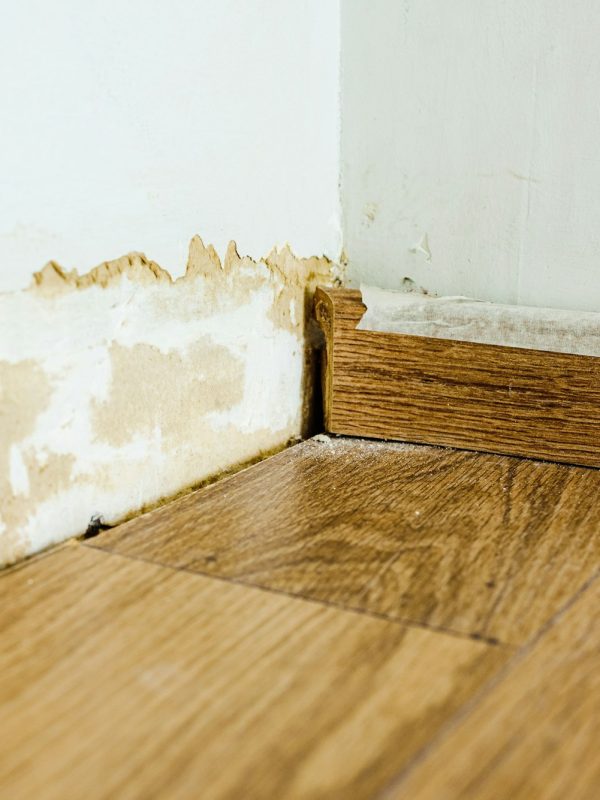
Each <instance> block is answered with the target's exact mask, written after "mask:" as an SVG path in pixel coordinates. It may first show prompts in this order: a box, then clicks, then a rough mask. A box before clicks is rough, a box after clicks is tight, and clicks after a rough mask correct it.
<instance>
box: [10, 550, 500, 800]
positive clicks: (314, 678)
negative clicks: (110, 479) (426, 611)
mask: <svg viewBox="0 0 600 800" xmlns="http://www.w3.org/2000/svg"><path fill="white" fill-rule="evenodd" d="M0 633H1V635H0V670H1V674H2V681H1V682H0V719H1V720H2V723H1V725H2V747H1V748H0V796H2V797H6V798H10V799H11V800H22V799H23V800H25V798H27V800H29V798H43V800H53V798H60V800H64V798H79V797H86V798H88V799H89V800H95V798H110V800H114V798H119V800H127V799H128V798H136V800H139V798H144V800H147V799H149V798H169V799H170V798H177V799H178V800H185V798H193V799H194V800H196V798H199V797H201V798H203V799H204V798H208V799H209V800H210V798H221V797H225V798H241V797H243V798H248V800H252V799H253V798H276V797H286V798H300V797H301V798H322V797H328V798H337V797H339V798H344V799H346V798H348V797H352V798H362V797H371V796H373V795H374V794H375V793H376V792H377V791H378V790H379V789H381V788H382V787H383V786H384V785H386V783H387V782H389V780H390V779H391V778H392V776H393V775H394V774H395V773H396V772H397V771H398V770H399V769H401V768H402V766H403V765H405V764H406V763H408V761H409V760H410V758H411V757H412V755H413V754H414V753H415V752H416V751H417V750H418V749H419V748H420V747H422V746H423V745H424V743H425V742H426V741H427V740H428V739H429V738H430V737H431V736H432V735H433V733H434V732H435V731H436V730H438V729H439V728H440V726H442V725H443V724H444V722H445V721H446V720H447V719H448V718H449V717H450V716H451V715H452V714H453V713H454V712H455V711H456V709H457V708H459V707H460V705H461V704H462V703H463V702H464V701H465V699H466V698H468V697H469V696H470V695H471V694H472V693H473V692H474V691H476V690H477V689H478V687H480V686H481V684H482V682H483V681H485V680H486V679H487V678H488V677H489V675H490V673H491V672H494V671H495V670H497V669H498V667H499V666H500V664H501V663H502V661H503V660H504V659H505V658H506V657H507V654H508V651H507V650H506V649H504V648H499V647H490V646H488V645H485V644H483V643H479V642H473V641H470V640H467V639H462V638H458V637H452V636H447V635H443V634H438V633H432V632H430V631H425V630H421V629H414V628H405V627H403V626H401V625H398V624H395V623H389V622H386V621H385V620H381V619H376V618H372V617H369V616H366V615H361V614H352V613H348V612H344V611H339V610H337V609H334V608H328V607H325V606H323V605H320V604H316V603H309V602H305V601H301V600H296V599H290V598H288V597H285V596H283V595H277V594H274V593H271V592H264V591H260V590H258V589H253V588H249V587H245V586H239V585H234V584H231V583H228V582H224V581H219V580H215V579H209V578H204V577H202V576H197V575H191V574H189V573H185V572H178V571H175V570H170V569H166V568H164V567H161V566H157V565H153V564H148V563H143V562H140V561H136V560H133V559H127V558H121V557H119V556H116V555H110V554H107V553H103V552H100V551H98V550H94V549H92V548H89V547H86V546H84V545H82V544H75V545H72V546H69V547H66V548H63V549H62V550H60V551H58V552H56V553H53V554H51V555H50V556H47V557H45V558H43V559H40V560H38V561H35V562H32V563H30V564H27V565H25V566H24V567H22V568H21V569H19V570H15V571H14V572H7V573H4V574H3V575H2V576H0Z"/></svg>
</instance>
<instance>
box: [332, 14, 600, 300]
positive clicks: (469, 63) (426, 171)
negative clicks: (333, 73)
mask: <svg viewBox="0 0 600 800" xmlns="http://www.w3.org/2000/svg"><path fill="white" fill-rule="evenodd" d="M341 14H342V26H341V49H342V58H341V61H342V67H341V72H342V202H343V218H344V223H343V228H344V246H345V249H346V250H347V253H348V257H349V277H350V278H351V279H352V280H353V282H354V284H355V285H357V286H358V284H359V283H361V282H364V283H367V284H370V285H373V286H382V287H384V288H386V289H395V288H398V287H399V285H400V283H401V281H402V279H403V278H404V277H405V276H407V277H410V278H412V279H413V280H414V281H415V282H416V283H417V284H418V285H420V286H423V287H425V288H426V289H428V290H430V291H433V292H435V293H437V294H441V295H466V296H469V297H475V298H478V299H481V300H492V301H494V302H500V303H512V304H515V303H518V304H525V305H531V306H549V307H552V308H566V309H577V310H587V311H600V270H599V269H598V263H599V260H600V226H599V225H598V221H599V219H600V193H599V191H598V188H599V187H600V151H599V148H598V141H599V138H600V117H599V116H598V85H599V84H600V48H599V47H598V31H599V30H600V4H599V3H597V2H594V0H576V1H575V2H570V1H569V0H551V2H547V1H546V0H503V1H502V2H500V1H499V0H454V1H453V2H446V1H445V0H373V1H372V2H369V3H367V2H364V0H343V2H342V4H341Z"/></svg>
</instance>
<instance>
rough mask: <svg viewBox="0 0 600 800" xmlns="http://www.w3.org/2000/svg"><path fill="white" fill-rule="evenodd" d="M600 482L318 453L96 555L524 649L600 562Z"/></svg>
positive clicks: (546, 466)
mask: <svg viewBox="0 0 600 800" xmlns="http://www.w3.org/2000/svg"><path fill="white" fill-rule="evenodd" d="M599 496H600V471H598V470H591V469H585V468H581V467H566V466H564V465H560V464H551V463H541V462H535V461H528V460H524V459H516V458H510V457H506V456H494V455H486V454H481V453H471V452H468V451H456V450H449V449H442V448H436V447H423V446H414V445H402V444H398V443H383V442H369V441H361V440H358V439H335V438H331V439H327V438H325V441H320V440H319V438H317V439H313V440H310V441H307V442H304V443H302V444H300V445H297V446H295V447H293V448H291V449H289V450H287V451H285V452H283V453H280V454H279V455H277V456H274V457H273V458H269V459H267V460H266V461H263V462H262V463H260V464H257V465H255V466H254V467H252V468H250V469H248V470H245V471H243V472H240V473H238V474H237V475H235V476H233V477H231V478H228V479H226V480H223V481H220V482H219V483H217V484H214V485H213V486H211V487H208V488H206V489H204V490H201V491H200V492H197V493H194V494H191V495H188V496H186V497H183V498H181V499H179V500H177V501H175V502H174V503H172V504H170V505H169V506H166V507H164V508H162V509H158V510H156V511H153V512H152V513H150V514H147V515H145V516H143V517H139V518H138V519H135V520H132V521H131V522H128V523H126V524H124V525H121V526H119V527H118V528H115V529H114V530H112V531H106V532H104V533H102V534H100V536H98V537H97V538H95V539H92V540H90V544H91V545H93V546H95V547H101V548H104V549H106V550H111V551H115V552H118V553H121V554H123V555H128V556H133V557H136V558H142V559H145V560H148V561H154V562H157V563H160V564H165V565H169V566H172V567H177V568H182V569H187V570H191V571H193V572H199V573H204V574H207V575H214V576H218V577H222V578H227V579H230V580H234V581H238V582H241V583H246V584H252V585H256V586H261V587H265V588H268V589H274V590H277V591H280V592H285V593H287V594H290V595H297V596H301V597H307V598H312V599H315V600H320V601H322V602H326V603H333V604H336V605H338V606H340V607H343V608H351V609H358V610H362V611H367V612H369V613H374V614H380V615H383V616H385V617H386V618H388V619H393V620H400V621H405V622H411V623H416V624H422V625H428V626H431V627H434V628H440V629H444V630H451V631H453V632H455V633H459V634H464V635H468V636H476V637H484V638H486V639H495V640H500V641H501V642H503V643H508V644H513V645H516V644H519V643H521V642H523V641H525V640H526V639H528V638H529V637H530V636H531V635H532V634H534V633H535V632H536V631H537V630H538V629H539V628H540V626H541V625H542V624H543V623H544V622H545V621H546V620H547V619H548V618H549V617H550V616H551V615H552V614H553V613H555V611H556V610H557V609H558V608H559V607H560V606H561V605H562V603H563V602H564V601H565V599H568V598H569V597H570V596H571V595H572V594H573V593H574V592H576V591H577V589H578V588H579V587H580V586H581V585H582V584H583V583H584V582H585V580H586V579H587V578H588V577H589V576H590V575H591V574H592V572H593V571H594V570H595V569H596V566H597V564H598V560H599V558H600V538H599V537H600V504H599V502H598V497H599Z"/></svg>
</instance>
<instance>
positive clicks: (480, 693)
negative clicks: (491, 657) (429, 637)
mask: <svg viewBox="0 0 600 800" xmlns="http://www.w3.org/2000/svg"><path fill="white" fill-rule="evenodd" d="M599 578H600V570H598V571H597V572H595V573H594V574H593V575H592V576H590V577H589V578H588V580H586V581H585V583H584V584H583V585H582V586H580V587H579V589H578V590H577V591H576V592H575V593H574V594H573V595H572V596H571V597H570V598H569V599H568V600H567V601H565V603H564V604H563V605H562V606H561V608H559V609H558V611H556V613H555V614H553V616H552V617H551V618H550V619H548V620H547V621H546V623H545V624H544V625H542V627H541V628H540V629H539V631H537V633H535V634H534V635H533V636H532V637H531V639H530V640H529V641H527V642H525V643H524V644H523V645H521V646H520V647H519V648H518V649H517V650H516V652H515V653H513V655H512V656H511V657H510V658H509V659H508V661H507V662H506V663H505V664H504V665H503V666H501V667H500V668H499V669H498V671H497V672H496V673H494V674H493V675H491V676H490V678H489V679H488V680H487V681H486V682H485V683H483V684H482V686H481V687H479V689H476V690H475V692H474V693H473V694H472V695H471V697H469V698H468V699H467V700H465V702H464V703H463V705H462V706H461V707H460V708H458V709H457V710H456V711H455V713H454V714H453V715H452V716H451V717H450V718H449V719H448V720H447V721H446V722H445V723H444V724H443V725H442V726H441V728H440V729H439V730H438V731H437V733H435V734H434V735H433V736H432V737H431V739H429V741H428V742H426V743H425V744H424V745H423V747H422V748H421V749H420V750H419V751H418V752H417V753H415V755H414V756H413V757H412V759H411V760H410V762H409V763H408V764H406V765H405V766H404V767H403V768H402V770H400V772H399V773H398V774H397V775H396V776H394V777H393V778H392V779H391V780H390V782H389V783H388V785H387V786H386V787H384V788H383V789H381V790H380V791H379V793H378V794H377V795H376V797H375V799H374V800H388V798H395V797H399V796H401V795H398V792H401V791H402V785H403V784H404V783H405V782H406V781H407V780H408V779H409V778H410V776H411V774H412V773H413V772H414V770H415V769H417V767H418V766H419V765H420V764H422V763H424V762H425V761H426V760H427V758H429V757H430V756H431V755H433V754H434V753H435V752H436V751H437V750H438V749H439V748H440V747H441V746H442V745H443V744H444V742H446V741H448V740H449V739H450V738H451V737H452V734H453V733H454V732H455V731H456V729H457V728H458V727H459V725H460V724H461V723H462V722H464V721H465V720H467V719H468V718H469V717H470V716H471V715H472V714H473V713H474V712H475V711H476V710H477V708H478V707H479V706H480V705H481V704H482V703H483V702H484V700H485V699H486V698H487V697H489V696H490V695H491V694H493V693H494V692H495V691H496V690H497V689H498V688H499V687H500V686H501V685H502V684H503V683H504V682H505V681H506V680H507V679H508V678H509V676H510V675H511V674H512V673H513V671H514V670H515V669H517V668H518V666H519V665H520V664H521V663H522V662H523V661H524V660H525V659H526V658H527V656H528V655H529V654H530V653H531V652H532V651H533V650H534V649H535V648H536V647H537V646H538V644H539V643H540V642H541V641H542V640H543V639H544V638H545V637H546V636H547V635H548V634H549V633H550V631H551V630H552V629H553V628H554V627H555V626H556V625H557V624H558V623H559V622H560V621H561V620H562V618H563V617H564V616H565V615H566V614H567V613H568V611H569V610H570V609H571V608H572V607H573V606H574V605H575V604H576V603H577V602H578V601H579V600H580V599H581V598H582V597H583V596H584V595H585V594H586V593H587V592H588V591H589V589H590V588H591V587H592V586H593V584H594V583H595V582H596V581H597V580H598V579H599Z"/></svg>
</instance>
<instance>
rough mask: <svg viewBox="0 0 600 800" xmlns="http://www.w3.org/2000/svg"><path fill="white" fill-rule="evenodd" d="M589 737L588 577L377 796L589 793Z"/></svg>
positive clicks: (594, 717) (594, 787)
mask: <svg viewBox="0 0 600 800" xmlns="http://www.w3.org/2000/svg"><path fill="white" fill-rule="evenodd" d="M599 742H600V580H596V581H594V582H593V583H592V585H591V586H590V587H589V588H588V589H587V591H585V592H584V593H583V595H582V596H581V597H580V598H578V599H577V600H576V602H574V604H573V605H572V607H571V608H570V609H569V610H568V611H567V612H566V613H565V614H564V616H563V617H562V618H561V619H560V620H559V621H558V622H557V624H556V625H554V626H552V627H551V628H550V629H549V630H548V632H547V633H546V634H545V635H543V636H542V637H541V638H540V640H539V641H538V642H537V643H536V644H535V645H534V646H533V647H532V648H531V649H530V650H529V651H528V652H527V653H526V654H524V656H523V658H522V659H518V660H517V663H516V664H515V665H514V667H512V668H511V669H510V670H508V673H507V676H506V678H505V679H504V680H502V681H501V682H500V683H499V684H498V685H497V686H496V687H495V689H493V690H492V691H490V692H489V693H487V694H486V695H485V697H484V699H483V700H482V701H481V702H480V703H479V704H477V706H476V707H475V709H474V710H473V712H472V713H471V714H470V715H469V716H468V717H466V718H465V719H464V721H463V722H462V723H461V724H460V725H459V726H458V728H457V729H452V730H451V731H450V732H449V735H448V736H447V738H446V739H445V741H444V743H443V744H442V745H441V746H440V747H439V748H437V749H435V750H433V751H432V753H431V755H430V757H429V758H425V759H424V760H423V761H422V762H421V763H419V766H418V767H417V768H416V769H415V770H414V771H413V772H412V773H411V774H409V775H408V778H407V780H406V781H403V782H399V783H397V784H395V785H393V786H392V787H391V788H390V791H389V792H386V793H385V796H386V797H398V798H407V800H408V798H410V800H439V798H446V800H454V799H455V798H456V799H458V798H461V800H469V799H471V800H497V798H505V797H506V798H512V799H513V800H519V799H520V798H522V800H564V798H569V800H596V798H598V797H599V796H600V747H599V746H598V743H599Z"/></svg>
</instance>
